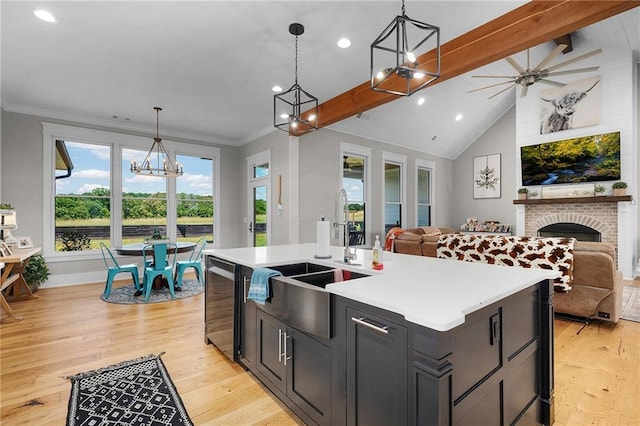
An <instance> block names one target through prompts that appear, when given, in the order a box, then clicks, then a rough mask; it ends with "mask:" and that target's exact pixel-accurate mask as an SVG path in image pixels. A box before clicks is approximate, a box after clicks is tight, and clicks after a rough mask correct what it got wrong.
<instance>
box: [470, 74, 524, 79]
mask: <svg viewBox="0 0 640 426" xmlns="http://www.w3.org/2000/svg"><path fill="white" fill-rule="evenodd" d="M471 77H473V78H512V79H514V80H515V79H516V78H518V77H519V76H517V75H472V76H471Z"/></svg>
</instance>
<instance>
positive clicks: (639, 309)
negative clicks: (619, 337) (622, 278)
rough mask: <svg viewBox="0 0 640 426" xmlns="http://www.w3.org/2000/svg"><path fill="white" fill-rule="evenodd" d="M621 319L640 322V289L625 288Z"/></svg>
mask: <svg viewBox="0 0 640 426" xmlns="http://www.w3.org/2000/svg"><path fill="white" fill-rule="evenodd" d="M620 317H621V318H622V319H626V320H629V321H635V322H640V288H638V287H630V286H624V290H623V292H622V313H621V314H620Z"/></svg>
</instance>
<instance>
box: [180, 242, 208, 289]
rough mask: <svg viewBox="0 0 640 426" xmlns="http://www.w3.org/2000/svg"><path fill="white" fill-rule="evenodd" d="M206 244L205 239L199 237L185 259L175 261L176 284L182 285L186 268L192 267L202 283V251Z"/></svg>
mask: <svg viewBox="0 0 640 426" xmlns="http://www.w3.org/2000/svg"><path fill="white" fill-rule="evenodd" d="M206 246H207V239H206V238H200V239H199V240H198V242H197V243H196V246H195V247H194V248H193V251H192V252H191V254H190V255H189V258H188V259H186V260H178V262H177V263H176V286H177V287H182V276H183V274H184V271H185V270H186V269H187V268H194V270H195V273H196V278H197V279H198V282H199V283H200V284H202V285H204V275H203V274H202V254H203V253H202V252H203V250H204V248H205V247H206Z"/></svg>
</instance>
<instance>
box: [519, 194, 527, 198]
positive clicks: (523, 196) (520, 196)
mask: <svg viewBox="0 0 640 426" xmlns="http://www.w3.org/2000/svg"><path fill="white" fill-rule="evenodd" d="M526 199H527V194H520V193H519V194H518V200H526Z"/></svg>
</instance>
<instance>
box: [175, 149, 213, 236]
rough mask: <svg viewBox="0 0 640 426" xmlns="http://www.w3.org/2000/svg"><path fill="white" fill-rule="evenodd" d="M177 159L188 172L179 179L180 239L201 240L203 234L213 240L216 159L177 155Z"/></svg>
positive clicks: (178, 210)
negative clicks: (214, 164)
mask: <svg viewBox="0 0 640 426" xmlns="http://www.w3.org/2000/svg"><path fill="white" fill-rule="evenodd" d="M177 161H178V162H179V163H180V164H182V165H183V167H184V169H185V170H188V171H189V173H188V174H187V176H186V178H185V176H182V177H181V178H180V179H176V194H177V205H176V218H177V230H176V237H177V240H178V241H192V242H195V241H198V240H199V239H200V238H202V237H204V238H206V239H207V241H208V242H210V243H212V242H213V234H214V232H213V224H214V218H213V215H214V203H213V179H212V176H213V160H211V159H210V158H202V157H194V156H190V155H178V156H177Z"/></svg>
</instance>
